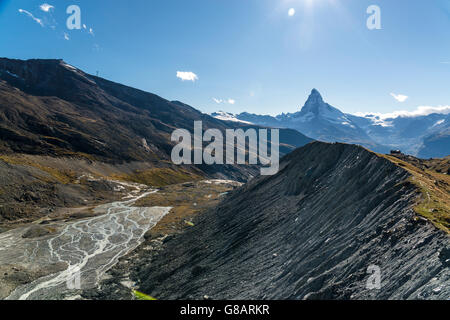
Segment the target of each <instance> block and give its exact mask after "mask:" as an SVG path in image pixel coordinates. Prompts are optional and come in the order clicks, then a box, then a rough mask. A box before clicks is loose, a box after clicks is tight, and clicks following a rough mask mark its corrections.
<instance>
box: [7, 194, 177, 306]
mask: <svg viewBox="0 0 450 320" xmlns="http://www.w3.org/2000/svg"><path fill="white" fill-rule="evenodd" d="M153 192H156V191H149V192H145V193H143V194H141V195H139V196H136V197H134V198H132V199H130V200H126V201H119V202H113V203H109V204H105V205H101V206H98V207H97V208H96V209H95V210H96V212H99V213H103V214H102V215H99V216H96V217H93V218H88V219H84V220H79V221H72V222H65V223H64V222H58V223H54V224H52V225H51V227H52V228H55V229H56V232H55V233H53V234H52V235H47V236H44V237H41V238H36V239H24V238H23V237H22V235H23V234H24V232H25V231H26V230H27V228H28V227H24V228H18V229H14V230H11V231H8V232H5V233H1V234H0V264H1V265H19V266H23V267H26V268H36V266H38V267H39V268H41V270H45V268H46V266H47V267H49V266H51V265H55V264H57V263H59V264H63V265H67V269H65V270H64V271H59V272H56V273H54V274H51V275H47V276H44V277H41V278H38V279H37V280H35V281H33V282H31V283H28V284H25V285H21V286H19V287H17V288H15V290H14V291H13V292H12V293H11V294H10V295H9V296H8V297H7V298H6V299H11V300H16V299H20V300H26V299H31V300H40V299H64V298H69V297H70V296H73V295H76V294H77V292H79V290H80V289H89V288H93V287H96V286H97V284H98V282H99V280H100V279H101V278H102V276H103V275H104V274H105V272H106V271H107V270H108V269H110V268H111V267H112V266H113V265H114V264H116V263H117V261H118V259H119V258H120V257H121V256H123V255H125V254H127V253H128V252H130V251H131V250H133V249H135V248H136V247H137V246H138V245H139V244H140V243H141V242H142V238H143V236H144V234H145V233H146V232H147V231H148V230H149V229H151V228H152V227H154V226H155V225H156V224H157V223H158V221H159V220H160V219H161V218H162V217H164V215H166V214H167V213H168V212H169V211H170V209H171V208H170V207H150V208H143V207H133V204H134V202H135V201H136V200H138V199H140V198H142V197H145V196H147V195H149V194H150V193H153Z"/></svg>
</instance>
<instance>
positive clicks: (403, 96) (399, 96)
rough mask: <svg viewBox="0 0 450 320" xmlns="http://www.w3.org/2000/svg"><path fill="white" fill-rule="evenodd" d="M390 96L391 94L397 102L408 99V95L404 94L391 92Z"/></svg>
mask: <svg viewBox="0 0 450 320" xmlns="http://www.w3.org/2000/svg"><path fill="white" fill-rule="evenodd" d="M391 96H393V97H394V99H395V100H397V101H398V102H405V101H406V100H407V99H408V96H405V95H404V94H395V93H391Z"/></svg>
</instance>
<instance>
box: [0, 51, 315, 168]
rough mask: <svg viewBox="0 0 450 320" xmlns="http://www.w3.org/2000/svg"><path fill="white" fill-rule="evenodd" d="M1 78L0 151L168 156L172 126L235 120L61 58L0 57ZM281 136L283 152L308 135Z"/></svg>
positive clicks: (113, 157)
mask: <svg viewBox="0 0 450 320" xmlns="http://www.w3.org/2000/svg"><path fill="white" fill-rule="evenodd" d="M0 80H2V81H0V134H1V135H0V136H1V139H0V152H3V153H5V152H6V153H11V152H15V153H27V154H45V155H55V156H74V155H75V156H83V157H87V158H90V159H96V160H102V161H114V162H117V161H119V162H121V161H159V160H169V159H170V152H171V150H172V146H173V145H174V143H173V142H171V141H170V136H171V134H172V132H173V131H174V130H175V129H177V128H184V129H188V130H189V131H191V132H193V127H194V121H199V120H201V121H203V126H204V130H206V129H209V128H216V129H219V130H221V131H222V132H224V131H225V130H226V129H233V128H237V127H240V126H241V125H240V124H232V123H227V122H224V121H220V120H217V119H215V118H213V117H211V116H209V115H206V114H203V113H201V112H200V111H197V110H196V109H194V108H192V107H190V106H188V105H186V104H183V103H181V102H170V101H168V100H165V99H163V98H161V97H159V96H157V95H154V94H151V93H148V92H144V91H141V90H138V89H134V88H131V87H127V86H124V85H121V84H117V83H114V82H111V81H108V80H105V79H102V78H98V77H94V76H91V75H88V74H86V73H84V72H83V71H81V70H79V69H77V68H75V67H73V66H71V65H68V64H67V63H65V62H64V61H62V60H27V61H22V60H10V59H5V58H3V59H0ZM253 127H255V128H260V127H259V126H253ZM286 135H288V136H290V137H291V136H293V139H292V138H290V139H289V143H285V142H284V141H283V139H281V141H280V142H281V144H282V150H281V152H284V153H288V152H290V151H292V150H294V149H295V148H296V147H299V146H303V145H305V144H306V143H308V142H310V141H312V140H311V139H309V138H307V137H305V136H304V135H302V134H300V133H298V132H296V131H295V130H289V131H287V134H286ZM283 136H284V134H281V137H282V138H283ZM215 169H216V170H223V168H217V167H216V168H215ZM232 169H234V170H238V171H239V169H236V168H232ZM244 175H246V173H245V172H243V176H244Z"/></svg>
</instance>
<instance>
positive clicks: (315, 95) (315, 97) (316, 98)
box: [306, 89, 323, 103]
mask: <svg viewBox="0 0 450 320" xmlns="http://www.w3.org/2000/svg"><path fill="white" fill-rule="evenodd" d="M308 102H310V103H323V99H322V96H321V94H320V92H319V91H318V90H317V89H312V90H311V94H310V95H309V97H308V100H307V101H306V103H308Z"/></svg>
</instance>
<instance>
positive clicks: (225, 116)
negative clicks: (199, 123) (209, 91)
mask: <svg viewBox="0 0 450 320" xmlns="http://www.w3.org/2000/svg"><path fill="white" fill-rule="evenodd" d="M211 117H213V118H216V119H218V120H222V121H233V122H241V123H246V124H252V123H251V122H248V121H244V120H240V119H238V118H236V116H235V115H234V114H232V113H229V112H225V111H218V112H213V113H211Z"/></svg>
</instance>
